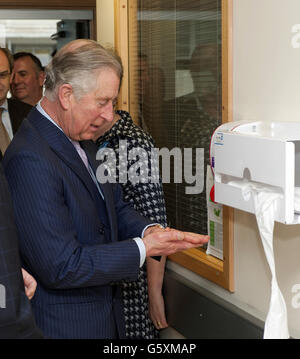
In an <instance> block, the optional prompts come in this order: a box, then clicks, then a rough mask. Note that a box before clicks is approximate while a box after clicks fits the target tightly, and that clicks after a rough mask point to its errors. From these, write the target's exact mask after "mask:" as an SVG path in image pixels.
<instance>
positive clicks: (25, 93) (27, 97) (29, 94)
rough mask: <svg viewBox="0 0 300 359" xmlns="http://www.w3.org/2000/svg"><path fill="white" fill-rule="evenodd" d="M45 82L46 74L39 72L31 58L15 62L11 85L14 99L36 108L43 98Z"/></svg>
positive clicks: (22, 58) (27, 57)
mask: <svg viewBox="0 0 300 359" xmlns="http://www.w3.org/2000/svg"><path fill="white" fill-rule="evenodd" d="M43 82H44V72H43V71H39V72H37V68H36V65H35V63H34V62H33V61H32V59H31V58H30V57H29V56H24V57H20V58H19V59H17V60H15V62H14V69H13V78H12V83H11V90H12V95H13V97H15V98H17V99H18V100H20V101H23V102H26V103H29V104H30V105H33V106H34V105H35V104H36V103H37V102H38V101H39V100H40V98H41V97H42V86H43Z"/></svg>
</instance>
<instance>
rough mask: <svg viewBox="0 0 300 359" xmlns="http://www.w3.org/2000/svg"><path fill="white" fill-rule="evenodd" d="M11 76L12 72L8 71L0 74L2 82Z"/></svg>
mask: <svg viewBox="0 0 300 359" xmlns="http://www.w3.org/2000/svg"><path fill="white" fill-rule="evenodd" d="M9 76H10V72H8V71H3V72H0V80H5V79H7V78H8V77H9Z"/></svg>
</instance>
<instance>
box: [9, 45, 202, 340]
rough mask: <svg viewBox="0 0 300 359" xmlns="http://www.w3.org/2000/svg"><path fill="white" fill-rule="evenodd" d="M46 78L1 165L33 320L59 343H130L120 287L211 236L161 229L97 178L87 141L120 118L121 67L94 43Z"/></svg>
mask: <svg viewBox="0 0 300 359" xmlns="http://www.w3.org/2000/svg"><path fill="white" fill-rule="evenodd" d="M75 41H76V40H75ZM79 41H80V40H79ZM66 46H68V45H66ZM46 72H47V77H46V82H45V97H44V98H43V99H42V100H41V102H40V103H39V104H38V105H37V106H36V107H35V108H34V109H33V110H32V111H31V112H30V114H29V116H28V119H26V120H25V121H24V122H23V123H22V126H21V128H20V129H19V131H18V133H17V134H16V136H15V138H14V139H13V141H12V143H11V145H10V146H9V148H8V150H7V151H6V154H5V157H4V161H3V163H4V167H5V172H6V175H7V178H8V182H9V186H10V189H11V193H12V199H13V203H14V208H15V217H16V223H17V227H18V232H19V238H20V249H21V254H22V259H23V263H24V266H25V268H26V269H28V271H29V272H30V273H31V274H32V275H34V276H35V278H37V282H38V287H37V291H36V294H35V297H34V298H33V300H32V304H33V309H34V314H35V317H36V320H37V324H38V326H39V327H40V328H41V329H42V330H43V333H44V335H46V336H49V337H52V338H86V339H88V338H89V339H97V338H124V337H125V325H124V311H123V304H122V298H121V291H120V286H119V285H118V284H117V282H118V281H120V280H122V279H127V280H136V279H137V276H138V273H139V268H140V267H141V266H142V265H143V263H144V261H145V258H146V257H148V256H159V255H169V254H171V253H175V252H176V251H180V250H185V249H188V248H193V247H198V246H199V245H201V244H202V243H206V242H207V241H208V237H207V236H202V235H197V234H192V233H185V232H179V231H176V230H171V229H170V230H164V229H162V228H160V227H159V226H157V225H155V224H153V223H151V222H149V220H147V219H146V218H144V217H142V216H140V215H139V214H138V213H137V212H135V211H134V210H133V208H132V207H131V206H130V204H129V203H125V202H124V201H123V199H122V197H123V194H122V190H121V186H120V185H116V184H110V183H101V182H102V181H101V179H102V178H98V180H100V182H97V179H96V178H95V177H96V176H95V173H96V166H97V163H96V151H95V147H94V143H93V141H89V140H91V139H92V138H94V136H95V133H96V132H97V131H99V127H100V126H106V125H107V122H109V121H112V120H113V118H114V110H113V107H114V104H115V103H116V100H117V97H118V93H119V88H120V82H121V78H122V74H123V68H122V64H121V62H120V59H119V58H118V57H117V56H116V55H115V54H114V53H112V52H110V51H107V50H105V49H104V48H103V47H102V46H101V45H99V44H98V43H96V42H94V41H90V42H89V43H88V44H86V45H83V46H80V47H79V48H76V46H75V47H67V49H64V48H63V49H62V50H61V51H60V52H58V53H57V54H56V55H55V56H54V58H53V59H52V62H51V63H50V64H49V65H48V67H47V70H46Z"/></svg>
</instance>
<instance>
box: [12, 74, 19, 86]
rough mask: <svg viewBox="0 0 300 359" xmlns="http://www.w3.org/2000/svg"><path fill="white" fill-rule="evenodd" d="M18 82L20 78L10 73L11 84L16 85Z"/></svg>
mask: <svg viewBox="0 0 300 359" xmlns="http://www.w3.org/2000/svg"><path fill="white" fill-rule="evenodd" d="M19 82H20V76H19V75H18V73H17V72H13V73H12V79H11V83H12V84H17V83H19Z"/></svg>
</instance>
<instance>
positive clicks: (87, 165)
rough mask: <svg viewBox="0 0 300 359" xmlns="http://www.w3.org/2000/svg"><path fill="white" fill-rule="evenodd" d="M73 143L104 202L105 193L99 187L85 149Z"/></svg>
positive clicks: (75, 142)
mask: <svg viewBox="0 0 300 359" xmlns="http://www.w3.org/2000/svg"><path fill="white" fill-rule="evenodd" d="M71 142H72V144H73V146H74V147H75V149H76V151H77V152H78V154H79V156H80V158H81V159H82V161H83V163H84V165H85V167H86V169H87V170H88V172H89V174H90V176H91V177H92V180H93V181H94V183H95V185H96V186H97V189H98V191H99V193H100V195H101V197H102V199H103V200H104V196H103V192H102V191H101V188H100V186H99V183H98V181H97V178H96V176H95V174H94V172H93V170H92V168H91V167H90V165H89V161H88V158H87V155H86V153H85V151H84V149H83V148H82V147H81V146H80V144H79V142H77V141H73V140H71Z"/></svg>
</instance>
